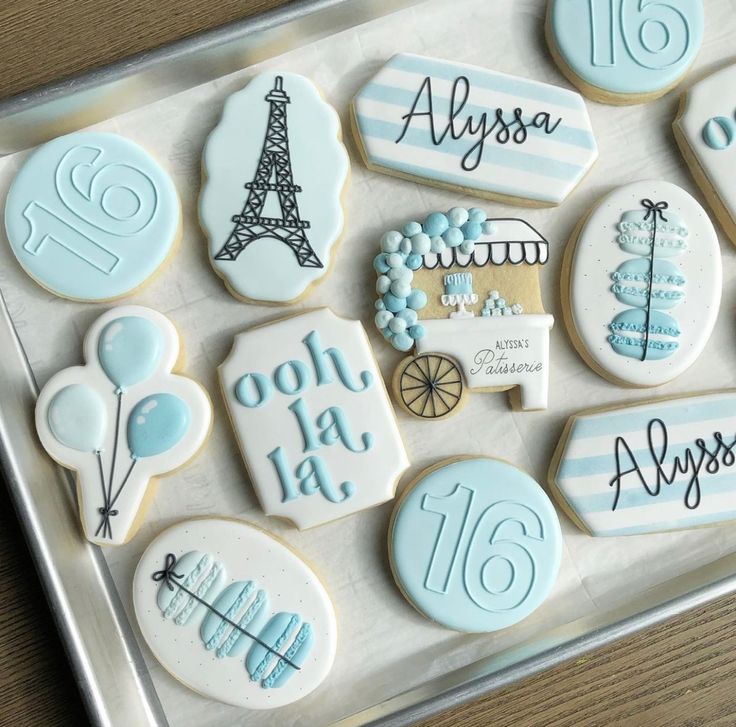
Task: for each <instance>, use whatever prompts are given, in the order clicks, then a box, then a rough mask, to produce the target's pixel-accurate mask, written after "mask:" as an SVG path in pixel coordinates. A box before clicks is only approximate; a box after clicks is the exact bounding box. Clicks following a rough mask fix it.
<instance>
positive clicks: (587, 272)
mask: <svg viewBox="0 0 736 727" xmlns="http://www.w3.org/2000/svg"><path fill="white" fill-rule="evenodd" d="M721 280H722V270H721V253H720V247H719V244H718V238H717V236H716V232H715V230H714V228H713V224H712V223H711V221H710V219H709V218H708V215H707V214H706V212H705V210H703V208H702V207H701V206H700V205H699V204H698V202H697V201H696V200H695V199H694V198H693V197H692V196H690V195H689V194H688V193H687V192H686V191H685V190H683V189H681V188H680V187H677V186H675V185H674V184H670V183H669V182H663V181H653V180H650V181H642V182H634V183H632V184H627V185H625V186H623V187H620V188H618V189H616V190H614V191H612V192H611V193H609V194H608V195H606V196H605V197H603V198H602V199H601V200H600V201H599V202H598V203H597V204H596V206H595V207H594V208H593V209H592V211H591V212H590V213H589V214H588V215H587V216H586V217H585V218H584V219H583V220H582V221H581V222H580V224H579V225H578V227H577V229H576V230H575V232H574V233H573V237H572V239H571V241H570V242H569V243H568V246H567V248H566V250H565V259H564V261H563V265H562V282H561V292H562V303H563V312H564V318H565V323H566V325H567V329H568V332H569V334H570V338H571V339H572V342H573V344H574V345H575V347H576V349H577V350H578V352H579V353H580V355H581V356H582V357H583V359H584V360H585V362H586V363H587V364H588V365H589V366H590V367H591V368H592V369H593V370H594V371H596V372H597V373H599V374H600V375H601V376H604V377H606V378H608V379H610V380H611V381H613V382H614V383H617V384H620V385H622V386H633V387H648V386H659V385H661V384H664V383H666V382H668V381H671V380H672V379H674V378H676V377H677V376H679V375H680V374H681V373H682V372H683V371H685V370H686V369H687V368H688V367H689V366H690V365H691V364H692V363H694V361H695V360H696V359H697V357H698V356H699V355H700V353H701V351H702V350H703V348H704V347H705V344H706V343H707V342H708V338H709V337H710V334H711V331H712V330H713V326H714V325H715V321H716V317H717V315H718V309H719V306H720V301H721Z"/></svg>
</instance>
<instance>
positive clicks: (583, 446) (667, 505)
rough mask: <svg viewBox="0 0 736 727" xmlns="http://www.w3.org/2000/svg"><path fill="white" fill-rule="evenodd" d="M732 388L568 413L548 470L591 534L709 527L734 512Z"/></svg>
mask: <svg viewBox="0 0 736 727" xmlns="http://www.w3.org/2000/svg"><path fill="white" fill-rule="evenodd" d="M735 448H736V392H733V391H722V392H712V393H707V394H696V395H691V396H682V397H677V398H673V399H654V400H650V401H644V402H641V403H638V404H632V405H629V406H623V407H616V406H612V407H608V408H604V409H591V410H589V411H582V412H580V413H579V414H576V415H575V416H573V417H571V418H570V420H569V421H568V423H567V427H566V428H565V431H564V433H563V435H562V437H561V438H560V443H559V445H558V447H557V451H556V452H555V455H554V458H553V460H552V464H551V466H550V470H549V483H550V486H551V488H552V489H553V492H554V494H555V497H556V498H557V499H558V500H559V502H560V503H561V505H562V506H563V507H564V509H565V510H566V511H567V512H568V513H569V514H570V516H571V517H572V518H573V520H574V521H575V522H576V523H577V524H578V525H579V526H580V527H581V528H582V529H583V530H586V531H587V532H589V533H590V534H591V535H636V534H641V533H654V532H661V531H665V530H681V529H684V528H695V527H701V526H703V525H715V524H718V523H722V522H724V521H727V520H733V519H734V512H736V452H735V451H734V449H735Z"/></svg>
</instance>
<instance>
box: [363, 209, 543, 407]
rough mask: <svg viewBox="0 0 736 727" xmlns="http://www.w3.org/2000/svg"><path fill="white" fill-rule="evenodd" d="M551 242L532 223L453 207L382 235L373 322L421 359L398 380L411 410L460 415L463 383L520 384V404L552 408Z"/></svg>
mask: <svg viewBox="0 0 736 727" xmlns="http://www.w3.org/2000/svg"><path fill="white" fill-rule="evenodd" d="M548 248H549V245H548V243H547V240H545V239H544V238H543V237H542V236H541V235H540V234H539V232H537V231H536V230H535V229H534V228H533V227H532V226H531V225H530V224H529V223H528V222H525V221H524V220H519V219H508V218H504V219H491V220H489V219H487V217H486V214H485V212H484V211H483V210H481V209H478V208H472V209H470V210H466V209H464V208H462V207H454V208H453V209H451V210H449V212H447V213H443V212H433V213H432V214H430V215H428V216H427V218H426V219H425V220H424V222H423V223H419V222H407V223H406V224H405V225H404V226H403V227H402V228H401V231H399V230H392V231H390V232H387V233H385V234H384V235H383V236H382V237H381V252H379V253H378V255H377V256H376V257H375V259H374V261H373V267H374V269H375V271H376V274H377V276H378V279H377V281H376V292H377V293H378V296H379V297H378V300H377V301H376V304H375V306H376V315H375V323H376V327H377V328H378V330H379V331H381V333H382V334H383V336H384V338H386V339H387V340H388V341H390V343H391V345H392V346H393V347H394V348H396V349H398V350H399V351H410V350H412V349H413V350H414V352H415V355H412V356H410V357H409V358H406V359H404V361H403V362H402V363H401V364H399V366H398V368H397V369H396V372H395V373H394V377H393V390H394V395H395V397H396V400H397V401H398V403H399V404H400V405H401V407H402V408H403V409H405V410H406V411H407V412H409V413H410V414H412V415H414V416H417V417H420V418H423V419H441V418H443V417H446V416H450V415H451V414H453V413H456V412H457V411H459V407H460V406H461V405H462V403H463V401H464V397H465V392H466V389H472V390H478V391H505V390H507V389H514V388H515V387H519V389H520V394H519V397H518V399H519V400H520V401H519V402H516V398H517V397H514V401H515V403H518V404H519V405H520V408H522V409H545V408H546V407H547V393H548V379H549V330H550V328H552V324H553V323H554V319H553V318H552V316H551V315H548V314H546V313H545V312H544V308H543V306H542V299H541V294H540V289H539V267H540V266H541V265H544V263H546V262H547V259H548V257H549V249H548Z"/></svg>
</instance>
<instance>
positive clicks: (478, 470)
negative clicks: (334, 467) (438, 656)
mask: <svg viewBox="0 0 736 727" xmlns="http://www.w3.org/2000/svg"><path fill="white" fill-rule="evenodd" d="M388 544H389V556H390V559H391V568H392V570H393V573H394V577H395V579H396V582H397V584H398V586H399V588H400V589H401V591H402V592H403V594H404V595H405V596H406V598H407V599H408V600H409V601H410V603H411V604H412V605H413V606H415V608H416V609H417V610H418V611H419V612H420V613H422V614H424V615H425V616H426V617H427V618H429V619H431V620H432V621H435V622H437V623H438V624H441V625H442V626H446V627H447V628H450V629H455V630H456V631H470V632H481V631H497V630H499V629H502V628H506V627H507V626H512V625H513V624H515V623H518V622H519V621H521V620H522V619H524V618H526V617H527V616H528V615H529V614H531V613H532V611H534V610H535V609H536V608H538V607H539V606H540V604H541V603H542V602H543V601H544V600H545V598H546V597H547V596H548V595H549V592H550V590H551V589H552V586H553V585H554V583H555V580H556V578H557V573H558V571H559V567H560V560H561V554H562V534H561V531H560V523H559V520H558V519H557V514H556V513H555V509H554V507H553V506H552V503H551V502H550V500H549V498H548V497H547V495H546V494H545V493H544V490H542V488H541V487H540V486H539V485H538V484H537V483H536V482H535V481H534V480H533V479H532V478H531V477H530V476H529V475H527V474H526V473H524V472H522V471H521V470H519V469H517V468H516V467H514V466H513V465H510V464H508V463H507V462H502V461H500V460H496V459H485V458H478V459H474V458H467V459H455V460H448V461H445V462H440V463H439V464H437V465H435V466H434V467H431V468H430V469H428V470H425V471H424V472H423V473H422V474H420V475H419V477H418V478H417V479H416V480H415V481H414V482H413V483H411V484H410V485H408V486H407V488H406V490H405V491H404V492H403V493H402V495H401V499H400V500H399V501H398V503H397V504H396V507H395V509H394V512H393V515H392V518H391V524H390V526H389V535H388Z"/></svg>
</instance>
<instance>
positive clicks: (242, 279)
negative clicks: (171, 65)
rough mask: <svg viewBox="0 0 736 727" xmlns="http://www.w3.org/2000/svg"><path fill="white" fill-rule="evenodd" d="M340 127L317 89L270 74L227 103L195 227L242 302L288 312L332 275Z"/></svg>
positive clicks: (341, 170) (341, 176)
mask: <svg viewBox="0 0 736 727" xmlns="http://www.w3.org/2000/svg"><path fill="white" fill-rule="evenodd" d="M341 136H342V134H341V129H340V119H339V118H338V115H337V113H336V112H335V110H334V109H333V108H332V107H331V106H330V105H329V104H327V103H326V102H325V101H324V100H323V99H322V97H321V96H320V94H319V91H318V90H317V89H316V88H315V86H314V85H313V84H312V82H311V81H309V80H308V79H307V78H304V76H299V75H297V74H295V73H279V74H276V73H274V72H271V71H269V72H266V73H262V74H260V75H258V76H256V77H255V78H254V79H253V80H252V81H250V82H249V83H248V85H247V86H246V87H245V88H244V89H243V90H242V91H238V92H237V93H235V94H233V95H232V96H230V98H229V99H228V100H227V102H226V103H225V109H224V111H223V114H222V119H221V120H220V123H219V124H218V125H217V126H216V127H215V129H214V131H213V132H212V133H211V134H210V136H209V138H208V139H207V144H206V146H205V149H204V155H203V158H202V171H203V184H202V193H201V196H200V200H199V218H200V221H201V224H202V227H203V229H204V231H205V233H206V235H207V239H208V241H209V256H210V261H211V263H212V265H213V267H214V269H215V272H216V273H217V274H218V275H219V276H220V277H221V278H222V279H223V280H224V281H225V284H226V285H227V288H228V290H229V291H230V292H231V293H232V294H233V295H234V296H235V297H237V298H240V299H242V300H245V301H250V302H260V303H274V304H283V303H291V302H294V301H295V300H297V299H298V298H301V297H302V296H303V295H305V294H306V293H307V291H308V290H309V288H310V286H311V285H312V284H314V283H316V282H319V281H320V280H321V279H322V278H323V277H324V276H325V275H326V274H327V272H328V270H329V267H330V264H331V262H332V259H333V257H334V254H335V250H334V248H335V245H336V243H337V241H338V239H339V237H340V234H341V232H342V227H343V211H342V206H341V203H340V195H341V193H342V190H343V188H344V186H345V184H346V181H347V176H348V170H349V163H348V155H347V152H346V151H345V147H344V146H343V145H342V142H341Z"/></svg>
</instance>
